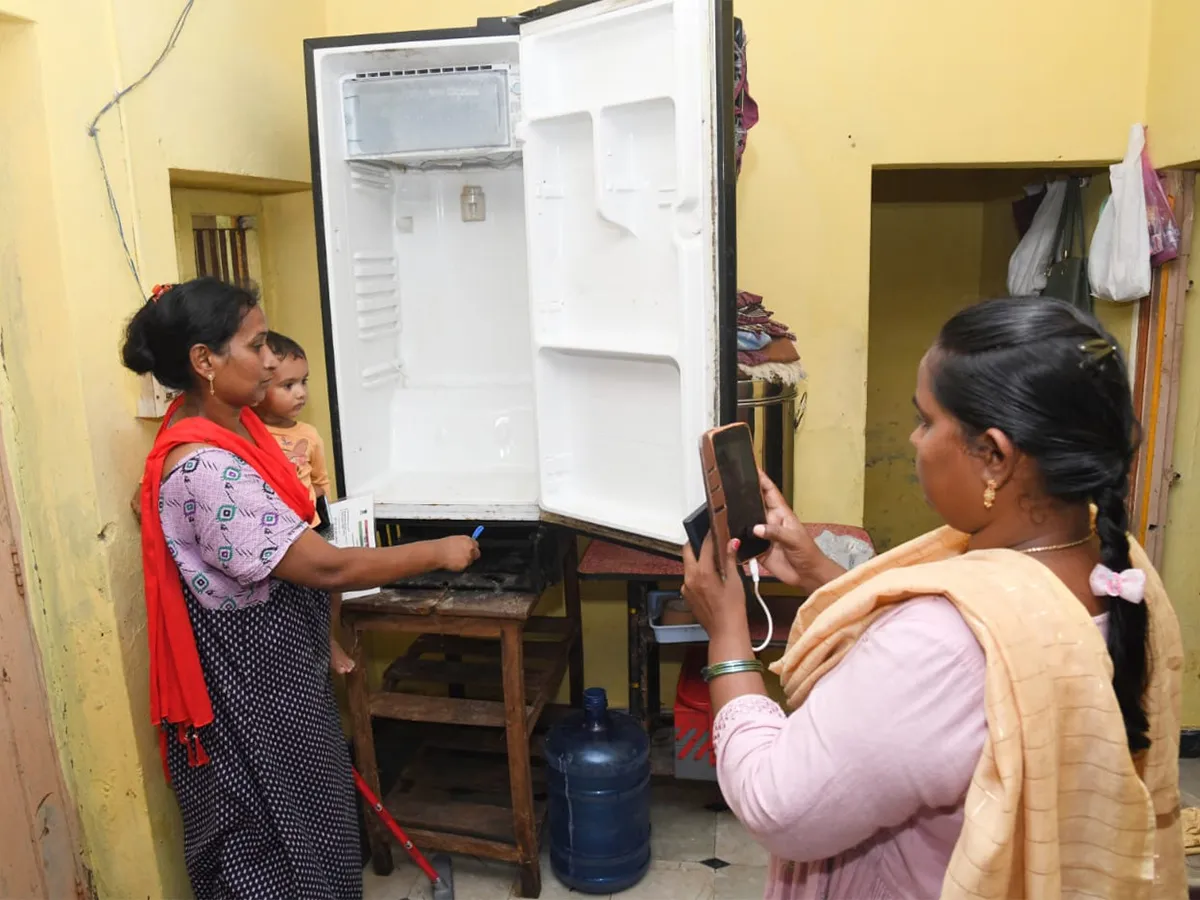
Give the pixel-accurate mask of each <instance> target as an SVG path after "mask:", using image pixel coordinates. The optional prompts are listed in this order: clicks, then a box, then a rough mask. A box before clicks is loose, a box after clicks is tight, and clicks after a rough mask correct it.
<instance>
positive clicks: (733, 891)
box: [713, 866, 767, 900]
mask: <svg viewBox="0 0 1200 900" xmlns="http://www.w3.org/2000/svg"><path fill="white" fill-rule="evenodd" d="M766 883H767V870H766V869H765V868H763V867H761V866H730V867H729V868H727V869H722V870H721V871H719V872H717V873H716V874H715V875H714V876H713V895H714V900H762V895H763V888H764V887H765V886H766Z"/></svg>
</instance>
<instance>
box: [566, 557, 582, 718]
mask: <svg viewBox="0 0 1200 900" xmlns="http://www.w3.org/2000/svg"><path fill="white" fill-rule="evenodd" d="M563 599H564V601H565V605H566V613H567V618H568V619H570V620H571V621H572V622H574V623H575V628H576V633H575V642H574V643H573V644H572V645H571V655H570V657H569V659H568V668H569V671H570V679H571V706H572V707H573V708H574V709H582V708H583V686H584V681H583V602H582V600H581V599H580V593H579V547H578V544H577V539H576V538H575V536H574V535H569V536H568V537H567V553H566V556H565V557H564V558H563Z"/></svg>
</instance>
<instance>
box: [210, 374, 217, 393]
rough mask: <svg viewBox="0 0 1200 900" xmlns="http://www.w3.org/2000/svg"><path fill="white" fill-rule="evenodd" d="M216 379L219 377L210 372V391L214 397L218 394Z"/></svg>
mask: <svg viewBox="0 0 1200 900" xmlns="http://www.w3.org/2000/svg"><path fill="white" fill-rule="evenodd" d="M216 379H217V376H216V375H214V374H213V373H212V372H209V373H208V392H209V393H210V394H212V395H213V396H214V397H215V396H217V384H216Z"/></svg>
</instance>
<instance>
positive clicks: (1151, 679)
mask: <svg viewBox="0 0 1200 900" xmlns="http://www.w3.org/2000/svg"><path fill="white" fill-rule="evenodd" d="M914 405H915V406H916V410H917V425H916V428H915V430H914V431H913V433H912V438H911V440H912V443H913V445H914V447H915V448H916V468H917V477H918V479H919V480H920V483H921V486H922V488H923V490H924V492H925V496H926V498H927V500H928V502H929V503H930V504H931V505H932V506H933V507H934V508H935V509H936V510H937V511H938V513H940V514H941V515H942V517H943V518H944V519H945V521H946V523H947V527H945V528H942V529H940V530H938V531H935V532H932V533H930V534H928V535H925V536H924V537H920V538H917V539H916V540H914V541H912V542H910V543H908V544H905V545H904V546H902V547H898V548H896V549H895V550H892V551H891V552H889V553H886V554H884V555H883V556H881V557H879V558H877V559H875V560H872V561H871V562H869V563H867V564H866V565H864V566H861V567H859V568H858V569H855V570H853V571H851V572H845V571H843V570H841V569H840V568H839V567H838V566H837V565H835V564H834V563H832V562H831V561H830V560H828V559H826V558H825V557H824V556H822V554H821V553H820V552H819V551H818V549H817V547H816V546H815V544H814V543H813V542H812V540H811V539H810V538H809V537H808V535H807V532H806V531H805V529H804V528H803V526H801V525H800V523H799V521H798V520H797V518H796V516H795V514H794V513H793V512H792V511H791V510H790V509H789V508H788V506H787V504H786V503H785V502H784V500H783V498H782V497H780V495H779V493H778V491H776V490H775V488H774V486H773V485H771V484H770V482H768V481H767V480H766V478H765V477H764V478H763V495H764V500H765V503H766V506H767V520H768V524H767V525H766V526H765V527H762V526H760V529H759V534H760V536H763V537H766V538H768V539H769V540H771V541H772V548H771V550H770V551H769V552H768V553H767V555H766V557H765V560H764V561H765V563H766V566H767V568H768V569H769V570H770V571H771V572H772V573H773V574H774V575H776V576H778V577H779V578H780V579H781V580H782V581H785V582H787V583H789V584H792V585H794V586H797V587H799V588H801V589H802V590H804V591H805V592H808V593H810V594H811V597H810V599H809V600H808V602H807V603H806V604H805V606H804V607H802V608H801V611H800V614H799V615H798V616H797V618H796V621H795V623H794V624H793V626H792V631H791V636H790V638H789V641H788V648H787V650H786V652H785V653H784V656H783V658H782V659H781V660H780V661H779V662H778V663H776V664H775V666H773V667H772V668H773V671H775V672H776V673H778V674H779V675H780V677H781V680H782V684H783V689H784V692H785V694H786V695H787V698H788V704H789V706H790V707H791V709H792V712H791V713H790V715H789V714H786V713H785V712H784V711H783V709H781V707H780V706H779V705H778V704H777V703H775V702H774V701H773V700H771V699H770V698H769V697H768V696H767V692H766V688H765V685H764V682H763V678H762V675H761V673H762V665H761V664H760V663H758V661H757V660H755V659H754V656H753V653H752V651H751V642H750V634H749V628H748V626H747V619H746V597H745V591H744V588H743V585H742V580H741V573H740V572H739V570H738V567H737V565H736V563H735V562H730V561H729V560H730V559H732V558H733V556H732V554H731V553H726V552H722V554H721V557H722V561H718V559H717V554H716V553H714V552H712V551H713V548H712V547H711V546H710V547H707V548H706V550H705V552H702V553H701V554H700V559H699V560H697V559H696V558H695V557H694V556H692V554H691V551H690V548H689V549H687V550H686V551H685V552H686V554H687V558H686V560H685V572H686V577H685V586H684V590H685V596H686V597H687V599H688V601H689V603H690V604H691V607H692V609H693V611H694V613H695V615H696V617H697V619H698V620H699V621H700V622H701V624H703V625H704V626H705V628H706V629H707V630H708V633H709V636H710V638H711V640H710V643H709V648H708V657H709V667H708V669H707V670H706V678H707V679H709V682H710V685H709V686H710V690H711V694H712V707H713V710H714V712H715V714H716V720H715V724H714V728H713V740H714V745H715V748H716V755H717V772H718V777H719V780H720V784H721V789H722V792H723V793H724V795H725V799H726V801H727V802H728V803H729V805H730V807H731V808H732V810H733V811H734V813H735V814H736V815H737V816H738V818H739V819H740V820H741V821H742V822H743V824H745V826H746V827H747V829H748V830H749V831H750V833H751V834H752V835H753V836H754V837H755V838H756V839H757V840H758V841H759V842H760V843H761V844H762V845H763V846H764V847H765V848H766V849H767V850H769V851H770V853H771V863H770V869H769V873H768V880H767V886H766V897H767V898H768V900H802V898H821V900H866V898H881V900H882V898H909V897H911V898H932V897H939V896H940V897H943V898H989V900H1004V898H1009V897H1027V898H1043V897H1044V898H1051V897H1096V898H1112V900H1127V898H1128V900H1132V898H1156V900H1157V898H1167V897H1170V898H1182V897H1184V896H1186V892H1187V888H1186V873H1185V866H1184V857H1183V836H1182V831H1181V827H1180V821H1179V815H1180V810H1179V772H1178V749H1179V724H1180V708H1179V703H1180V678H1181V670H1182V647H1181V641H1180V633H1179V625H1178V622H1177V621H1176V618H1175V613H1174V611H1173V610H1172V608H1171V603H1170V600H1169V599H1168V597H1167V595H1166V592H1165V591H1164V590H1163V586H1162V582H1161V581H1160V579H1159V577H1158V574H1157V573H1156V572H1155V571H1154V569H1153V567H1152V566H1151V564H1150V562H1149V560H1148V559H1147V557H1146V555H1145V553H1143V552H1142V549H1141V548H1140V547H1138V546H1137V544H1136V543H1135V542H1134V541H1132V540H1131V539H1130V538H1129V537H1128V535H1127V534H1126V529H1127V519H1126V510H1125V503H1126V498H1127V495H1128V490H1129V480H1128V479H1129V469H1130V464H1131V463H1132V461H1133V458H1134V454H1135V451H1136V447H1137V432H1138V423H1137V421H1136V419H1135V416H1134V410H1133V403H1132V398H1131V392H1130V382H1129V373H1128V371H1127V370H1126V367H1125V362H1124V359H1123V358H1122V355H1121V352H1120V350H1119V348H1118V347H1117V344H1116V341H1115V340H1114V339H1113V337H1112V335H1110V334H1109V333H1108V332H1106V331H1105V330H1104V329H1103V328H1102V327H1101V326H1100V325H1099V324H1098V323H1097V322H1096V320H1095V319H1093V318H1092V317H1090V316H1088V315H1086V314H1084V313H1082V312H1080V311H1078V310H1076V309H1074V308H1072V307H1070V306H1068V305H1066V304H1063V303H1059V302H1057V301H1053V300H1047V299H1042V298H1034V299H1031V300H1016V299H1009V300H996V301H989V302H986V303H982V304H979V305H977V306H974V307H971V308H969V309H966V310H964V311H962V312H960V313H959V314H957V315H956V316H954V317H953V318H952V319H951V320H950V321H949V322H947V323H946V325H945V326H944V327H943V329H942V331H941V334H940V335H939V336H938V338H937V340H936V341H935V342H934V344H933V346H932V347H931V348H930V350H929V351H928V353H926V355H925V358H924V359H923V360H922V362H921V365H920V369H919V371H918V373H917V386H916V392H915V396H914ZM721 549H722V551H725V549H726V548H721Z"/></svg>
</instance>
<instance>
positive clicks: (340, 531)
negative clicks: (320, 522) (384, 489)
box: [329, 495, 379, 600]
mask: <svg viewBox="0 0 1200 900" xmlns="http://www.w3.org/2000/svg"><path fill="white" fill-rule="evenodd" d="M329 525H330V529H331V531H332V534H331V536H330V539H329V542H330V543H331V544H333V545H334V546H335V547H374V546H375V499H374V498H373V497H371V496H370V495H367V496H365V497H347V498H346V499H345V500H339V501H337V502H336V503H330V504H329ZM378 593H379V588H370V589H369V590H365V591H346V592H345V593H344V594H342V598H343V599H346V600H349V599H353V598H354V597H366V596H368V595H370V594H378Z"/></svg>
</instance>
